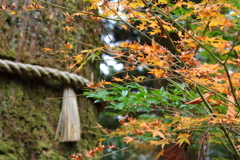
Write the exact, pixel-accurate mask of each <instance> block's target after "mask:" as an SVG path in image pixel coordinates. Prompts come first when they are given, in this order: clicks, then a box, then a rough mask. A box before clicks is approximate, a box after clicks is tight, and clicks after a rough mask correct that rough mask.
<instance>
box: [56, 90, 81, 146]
mask: <svg viewBox="0 0 240 160" xmlns="http://www.w3.org/2000/svg"><path fill="white" fill-rule="evenodd" d="M80 132H81V129H80V117H79V113H78V105H77V98H76V94H75V92H74V90H73V89H72V88H70V87H65V88H64V91H63V101H62V111H61V114H60V118H59V121H58V126H57V131H56V135H55V140H57V138H58V136H59V135H60V137H59V140H60V142H73V141H79V140H80V135H81V133H80Z"/></svg>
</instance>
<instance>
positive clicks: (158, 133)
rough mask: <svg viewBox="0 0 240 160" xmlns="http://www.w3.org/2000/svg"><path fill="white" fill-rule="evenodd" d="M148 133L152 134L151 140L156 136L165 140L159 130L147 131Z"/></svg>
mask: <svg viewBox="0 0 240 160" xmlns="http://www.w3.org/2000/svg"><path fill="white" fill-rule="evenodd" d="M149 131H150V132H152V134H153V138H154V137H156V136H160V137H161V138H163V139H166V137H165V136H164V134H163V133H162V132H160V131H159V130H149Z"/></svg>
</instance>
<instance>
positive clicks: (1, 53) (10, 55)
mask: <svg viewBox="0 0 240 160" xmlns="http://www.w3.org/2000/svg"><path fill="white" fill-rule="evenodd" d="M0 43H1V42H0ZM0 58H3V59H11V60H12V59H15V58H16V53H15V52H14V51H13V50H8V51H5V50H0Z"/></svg>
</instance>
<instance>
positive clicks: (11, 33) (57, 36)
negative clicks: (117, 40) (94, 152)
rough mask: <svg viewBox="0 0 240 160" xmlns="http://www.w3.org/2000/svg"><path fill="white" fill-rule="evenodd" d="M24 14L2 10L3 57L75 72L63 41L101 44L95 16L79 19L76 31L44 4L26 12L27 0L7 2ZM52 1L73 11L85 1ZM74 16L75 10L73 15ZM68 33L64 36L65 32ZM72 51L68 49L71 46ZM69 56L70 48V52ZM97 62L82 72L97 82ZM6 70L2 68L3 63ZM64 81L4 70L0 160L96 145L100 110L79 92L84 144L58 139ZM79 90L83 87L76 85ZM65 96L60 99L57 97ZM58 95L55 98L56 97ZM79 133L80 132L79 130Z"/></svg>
mask: <svg viewBox="0 0 240 160" xmlns="http://www.w3.org/2000/svg"><path fill="white" fill-rule="evenodd" d="M12 3H16V6H17V9H16V11H22V13H21V14H16V15H9V13H8V12H7V11H0V18H1V20H0V58H1V59H8V60H12V61H16V62H22V63H30V64H36V65H41V66H45V67H51V68H55V69H59V70H65V71H69V72H72V71H73V70H70V69H69V68H68V65H69V64H67V63H62V62H61V61H62V60H64V57H65V56H67V55H66V54H64V53H60V51H59V50H67V49H66V48H64V43H65V42H66V41H68V42H69V41H70V42H71V43H72V44H73V41H72V39H73V38H74V39H75V40H78V41H82V42H84V43H87V44H91V45H94V46H98V43H99V37H98V36H96V35H94V34H93V33H94V32H93V30H94V29H95V28H96V27H97V25H96V24H94V23H92V22H91V21H90V20H85V19H83V18H81V17H78V18H77V19H76V21H77V22H78V27H77V28H76V33H67V34H66V33H64V30H63V28H64V27H65V26H66V24H65V17H64V15H63V14H62V13H63V12H65V11H62V10H60V9H58V8H54V7H52V6H47V5H43V4H41V5H42V6H44V7H45V8H47V9H45V10H44V11H28V12H24V11H23V10H22V9H21V8H22V6H27V5H30V3H29V1H28V0H25V1H17V0H14V1H4V0H3V1H2V2H0V6H2V5H6V6H8V9H11V10H13V8H12V7H11V4H12ZM51 3H54V4H58V5H60V6H64V7H69V8H73V9H79V10H83V9H84V8H85V7H86V6H85V5H84V3H81V2H79V1H78V2H71V3H70V2H67V1H65V0H52V1H51ZM69 14H70V13H69ZM63 33H64V34H63ZM73 46H74V47H73V49H72V50H71V55H77V53H78V52H79V51H80V50H82V49H87V48H86V47H85V46H82V45H80V44H74V45H73ZM43 48H51V49H54V50H55V52H54V53H52V54H49V53H44V52H43V51H42V49H43ZM68 51H69V50H68ZM67 54H69V52H68V53H67ZM98 66H99V65H98V63H96V62H94V63H88V64H87V65H86V67H85V68H83V70H82V71H81V72H79V73H78V74H79V75H81V76H83V77H85V78H87V79H91V75H95V76H94V77H95V81H97V80H98V78H99V68H98ZM0 68H1V67H0ZM63 88H64V83H61V82H59V81H56V80H51V79H46V78H36V77H28V76H27V75H26V76H25V75H16V74H10V73H7V72H6V71H4V70H1V72H0V160H2V159H3V160H8V159H9V160H14V159H16V160H22V159H23V160H25V159H29V160H34V159H44V160H45V159H66V157H67V156H69V155H70V154H72V153H76V152H83V151H85V150H89V149H93V148H94V147H95V146H96V145H97V139H98V130H97V129H94V128H93V127H94V126H95V125H96V123H97V118H96V116H97V111H96V107H95V106H94V104H93V103H92V102H91V101H90V100H89V99H86V98H84V97H83V96H78V97H77V99H78V100H77V101H78V108H79V115H80V121H81V132H82V133H81V140H80V141H79V142H71V143H70V142H69V143H60V142H58V141H54V136H55V131H56V127H57V124H58V119H59V115H60V112H61V104H62V98H61V97H62V96H63ZM75 92H76V94H77V95H78V94H81V93H82V92H83V91H82V90H81V89H79V88H75ZM57 97H60V98H57ZM54 98H55V99H54ZM79 134H80V133H79Z"/></svg>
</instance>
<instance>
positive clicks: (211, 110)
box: [196, 86, 214, 113]
mask: <svg viewBox="0 0 240 160" xmlns="http://www.w3.org/2000/svg"><path fill="white" fill-rule="evenodd" d="M196 90H197V92H198V94H199V95H200V97H201V98H202V100H203V102H204V103H205V105H206V106H207V108H208V109H209V111H210V112H211V113H213V112H214V111H213V109H212V107H211V106H210V104H209V103H208V102H207V101H206V99H205V98H204V96H203V95H202V93H201V91H200V90H199V88H198V86H196Z"/></svg>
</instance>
